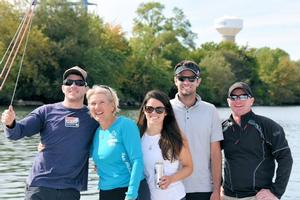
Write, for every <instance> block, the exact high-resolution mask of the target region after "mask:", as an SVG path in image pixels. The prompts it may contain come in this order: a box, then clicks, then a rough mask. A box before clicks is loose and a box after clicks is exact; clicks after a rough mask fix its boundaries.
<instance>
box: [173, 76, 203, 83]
mask: <svg viewBox="0 0 300 200" xmlns="http://www.w3.org/2000/svg"><path fill="white" fill-rule="evenodd" d="M176 78H177V79H178V80H179V81H180V82H184V81H185V80H188V81H189V82H191V83H192V82H194V81H195V80H197V79H198V77H197V76H177V77H176Z"/></svg>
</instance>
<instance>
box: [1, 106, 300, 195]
mask: <svg viewBox="0 0 300 200" xmlns="http://www.w3.org/2000/svg"><path fill="white" fill-rule="evenodd" d="M2 110H3V109H1V112H2ZM30 110H31V109H30V108H26V109H21V110H20V111H17V113H18V116H19V117H21V116H24V115H25V114H26V113H28V112H29V111H30ZM218 110H219V113H220V116H221V118H222V119H224V118H226V117H227V116H228V115H229V109H228V108H219V109H218ZM254 112H256V113H257V114H261V115H265V116H268V117H270V118H272V119H273V120H275V121H277V122H278V123H280V124H281V125H282V126H283V127H284V129H285V131H286V134H287V138H288V141H289V145H290V147H291V150H292V154H293V158H294V166H293V170H292V175H291V178H290V182H289V185H288V188H287V191H286V193H285V195H284V196H283V197H282V200H297V199H300V192H299V188H300V167H299V165H300V149H299V148H296V145H297V144H300V117H299V116H300V115H299V113H300V107H299V106H297V107H295V106H293V107H255V108H254ZM125 114H126V115H129V116H130V117H133V118H136V111H125ZM1 126H2V125H1ZM38 142H39V137H38V136H34V137H31V138H26V139H22V140H19V141H8V140H7V139H6V138H5V136H4V134H3V131H2V127H1V132H0V199H6V200H21V199H23V198H24V186H25V180H26V177H27V175H28V171H29V169H30V167H31V163H32V161H33V158H34V155H35V152H36V151H37V144H38ZM89 171H90V173H89V186H88V191H86V192H83V193H82V198H81V199H82V200H96V199H98V191H97V184H98V177H97V175H96V173H95V171H94V169H93V164H92V162H91V164H90V170H89Z"/></svg>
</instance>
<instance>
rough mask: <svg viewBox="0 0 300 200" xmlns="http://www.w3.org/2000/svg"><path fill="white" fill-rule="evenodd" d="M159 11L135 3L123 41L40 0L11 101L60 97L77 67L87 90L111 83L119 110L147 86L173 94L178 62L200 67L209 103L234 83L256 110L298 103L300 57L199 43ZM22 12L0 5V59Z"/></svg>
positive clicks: (66, 8)
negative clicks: (248, 92)
mask: <svg viewBox="0 0 300 200" xmlns="http://www.w3.org/2000/svg"><path fill="white" fill-rule="evenodd" d="M164 9H165V7H164V5H163V4H161V3H159V2H150V3H141V4H140V5H139V7H138V8H137V10H136V17H135V18H134V20H133V29H132V33H131V36H130V37H129V38H128V37H126V34H125V33H124V31H123V30H122V28H121V27H120V26H119V25H112V24H109V23H105V22H104V21H103V19H102V18H101V17H99V16H97V15H95V14H89V13H87V12H85V10H84V9H83V8H82V7H81V6H74V5H70V4H68V2H67V1H66V0H47V1H40V2H39V4H38V6H37V8H36V11H35V16H34V21H33V25H32V29H31V32H30V37H29V41H28V46H27V52H26V56H25V59H24V61H23V67H22V73H21V76H20V79H19V84H18V89H17V93H16V97H15V98H16V99H22V100H30V101H42V102H44V103H51V102H55V101H59V100H62V98H63V96H62V94H61V92H58V91H60V87H61V84H62V74H63V72H64V71H65V70H66V69H67V68H69V67H71V66H74V65H78V66H81V67H82V68H84V69H85V70H86V71H87V72H88V85H89V86H92V85H93V84H106V85H109V86H111V87H113V88H115V89H116V90H117V91H118V95H119V96H120V99H121V102H122V105H138V104H139V103H140V102H141V100H142V99H143V97H144V95H145V93H146V92H147V91H149V90H151V89H159V90H162V91H164V92H166V93H168V94H169V95H170V97H173V96H174V94H175V93H176V89H175V87H174V83H173V75H174V74H173V67H174V66H175V64H176V63H178V62H180V61H181V60H193V61H195V62H196V63H198V64H199V66H200V67H201V70H202V73H201V77H202V83H201V86H200V87H199V91H198V92H199V94H200V95H201V97H202V98H203V99H205V100H207V101H210V102H212V103H214V104H215V105H218V106H222V105H225V104H226V97H227V90H228V87H229V86H230V85H231V84H232V83H233V82H235V81H245V82H247V83H248V84H250V86H251V87H252V89H253V92H254V94H255V98H256V102H257V104H259V105H295V104H300V84H299V83H300V60H298V61H293V60H291V59H290V57H289V54H288V53H287V52H285V51H284V50H282V49H271V48H269V47H264V48H250V47H248V46H238V45H237V44H235V43H231V42H221V43H214V42H207V43H204V44H202V45H201V46H197V45H196V44H195V39H196V38H197V34H196V33H194V32H193V31H192V30H191V24H190V22H189V20H188V19H187V18H186V16H185V14H184V12H183V11H182V10H181V9H179V8H177V7H174V9H173V10H172V16H170V17H166V16H165V15H164ZM116 14H117V13H116ZM23 15H24V10H23V9H21V8H17V7H15V6H13V5H11V4H10V3H8V2H6V1H4V0H2V1H1V2H0V35H1V37H0V58H2V56H3V54H4V52H5V51H6V48H7V47H8V45H9V43H10V41H11V39H12V37H13V35H14V33H15V31H16V30H17V27H18V25H19V23H20V21H21V18H22V16H23ZM22 48H23V47H22ZM22 48H21V49H20V52H22ZM20 60H21V59H20V58H17V61H16V63H15V65H14V66H15V67H14V68H13V69H12V71H11V74H10V76H9V78H8V81H7V82H6V84H5V87H4V89H3V90H2V91H0V102H1V104H7V103H8V102H10V99H11V95H12V94H11V93H12V91H13V88H14V84H15V80H16V76H17V73H18V70H19V69H18V66H19V64H20V63H19V62H20ZM1 69H2V65H1Z"/></svg>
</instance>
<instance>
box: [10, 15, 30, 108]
mask: <svg viewBox="0 0 300 200" xmlns="http://www.w3.org/2000/svg"><path fill="white" fill-rule="evenodd" d="M31 25H32V18H31V21H30V24H29V29H28V33H27V36H26V40H25V44H24V50H23V54H22V58H21V62H20V66H19V71H18V75H17V79H16V82H15V87H14V91H13V94H12V97H11V101H10V105H12V104H13V101H14V98H15V94H16V91H17V87H18V83H19V78H20V74H21V71H22V67H23V61H24V57H25V52H26V49H27V44H28V38H29V35H30V30H31Z"/></svg>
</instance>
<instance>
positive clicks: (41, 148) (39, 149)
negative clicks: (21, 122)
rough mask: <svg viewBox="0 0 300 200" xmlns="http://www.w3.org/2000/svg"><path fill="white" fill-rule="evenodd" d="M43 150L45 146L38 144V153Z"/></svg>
mask: <svg viewBox="0 0 300 200" xmlns="http://www.w3.org/2000/svg"><path fill="white" fill-rule="evenodd" d="M45 148H46V147H45V145H44V144H42V143H41V142H40V143H39V145H38V147H37V149H38V151H39V152H42V151H43V150H44V149H45Z"/></svg>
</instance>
